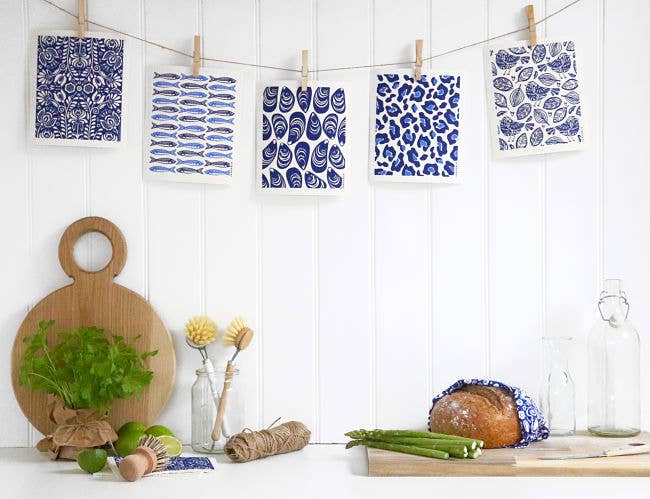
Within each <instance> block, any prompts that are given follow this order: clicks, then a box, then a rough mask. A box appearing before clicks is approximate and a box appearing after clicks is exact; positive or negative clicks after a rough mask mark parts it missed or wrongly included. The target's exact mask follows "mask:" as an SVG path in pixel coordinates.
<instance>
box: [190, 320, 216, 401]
mask: <svg viewBox="0 0 650 499" xmlns="http://www.w3.org/2000/svg"><path fill="white" fill-rule="evenodd" d="M216 338H217V325H216V324H215V323H214V321H213V320H212V319H210V318H209V317H205V316H202V315H199V316H196V317H192V318H191V319H190V320H189V321H187V324H185V343H187V344H188V346H190V347H192V348H195V349H197V350H198V351H199V352H200V353H201V358H202V359H203V368H204V369H205V372H206V374H207V375H208V380H209V381H210V391H211V392H212V398H213V399H214V404H215V405H218V404H219V386H218V383H217V377H216V376H215V374H214V366H213V365H212V361H211V360H210V357H208V351H207V350H206V348H205V347H206V346H207V345H209V344H210V343H212V342H213V341H214V340H215V339H216Z"/></svg>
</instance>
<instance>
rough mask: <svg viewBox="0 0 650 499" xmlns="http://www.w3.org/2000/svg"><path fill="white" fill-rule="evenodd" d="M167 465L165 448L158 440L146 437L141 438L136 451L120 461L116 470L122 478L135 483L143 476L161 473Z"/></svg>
mask: <svg viewBox="0 0 650 499" xmlns="http://www.w3.org/2000/svg"><path fill="white" fill-rule="evenodd" d="M168 465H169V456H168V455H167V447H165V444H163V443H162V442H161V441H160V439H159V438H157V437H154V436H151V435H147V436H144V437H142V438H141V439H140V440H139V442H138V446H137V447H136V449H135V450H134V451H133V453H132V454H129V455H128V456H126V457H125V458H124V459H122V460H121V461H120V464H119V466H118V469H119V470H120V475H122V478H124V479H125V480H127V481H129V482H135V481H136V480H139V479H140V478H142V477H143V476H144V475H148V474H149V473H154V472H156V471H162V470H164V469H165V468H167V466H168Z"/></svg>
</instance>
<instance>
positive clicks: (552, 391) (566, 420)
mask: <svg viewBox="0 0 650 499" xmlns="http://www.w3.org/2000/svg"><path fill="white" fill-rule="evenodd" d="M572 344H573V338H570V337H568V336H558V337H544V338H542V346H543V352H544V377H543V379H542V386H541V391H540V394H541V395H540V409H541V411H542V414H543V415H544V418H545V419H546V423H547V424H548V427H549V429H550V430H551V435H573V434H574V433H575V431H576V412H575V386H574V384H573V378H572V377H571V373H570V371H569V354H570V352H571V347H572Z"/></svg>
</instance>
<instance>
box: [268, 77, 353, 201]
mask: <svg viewBox="0 0 650 499" xmlns="http://www.w3.org/2000/svg"><path fill="white" fill-rule="evenodd" d="M346 128H347V107H346V92H345V89H344V88H342V87H340V86H338V85H331V86H327V85H326V84H323V83H321V84H319V83H318V82H312V83H311V84H310V86H309V87H307V90H306V91H304V92H303V91H302V89H301V88H300V85H299V83H296V84H295V86H289V85H288V84H287V85H269V86H266V87H265V88H264V89H263V96H262V130H261V134H262V148H261V158H259V159H258V161H260V162H261V175H262V177H261V186H262V189H263V190H273V189H282V190H309V191H312V192H313V193H315V194H316V193H318V191H324V190H328V191H332V190H334V191H340V190H342V189H343V188H344V185H345V169H346V159H347V158H346V154H345V152H346V151H345V143H346V135H347V133H346Z"/></svg>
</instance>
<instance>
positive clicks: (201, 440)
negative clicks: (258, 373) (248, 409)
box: [192, 369, 244, 454]
mask: <svg viewBox="0 0 650 499" xmlns="http://www.w3.org/2000/svg"><path fill="white" fill-rule="evenodd" d="M232 374H233V379H232V383H231V384H230V390H229V392H228V405H227V406H226V412H225V416H224V423H223V426H222V432H221V437H220V438H219V440H217V441H214V440H212V429H213V428H214V421H215V419H216V418H217V405H218V403H219V400H218V399H217V400H215V399H214V397H213V396H212V389H211V388H210V379H209V377H208V373H207V372H206V371H205V369H199V370H197V371H196V381H195V382H194V384H193V385H192V449H193V450H194V451H195V452H202V453H208V454H221V453H223V447H224V445H225V444H226V442H227V441H228V438H230V436H232V435H233V434H235V433H238V432H240V431H241V430H242V429H243V421H244V407H243V403H242V398H241V397H240V392H241V390H240V386H239V379H238V378H239V370H238V369H235V370H234V371H233V373H232ZM223 377H224V370H223V369H221V370H219V369H218V370H216V371H215V379H214V381H215V382H216V383H217V386H218V387H219V388H218V391H219V395H221V390H222V388H223Z"/></svg>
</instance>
